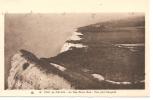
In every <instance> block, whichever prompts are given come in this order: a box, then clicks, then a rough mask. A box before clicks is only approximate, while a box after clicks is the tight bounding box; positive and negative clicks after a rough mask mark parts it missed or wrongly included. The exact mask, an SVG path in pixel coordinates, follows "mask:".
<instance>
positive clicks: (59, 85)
mask: <svg viewBox="0 0 153 100" xmlns="http://www.w3.org/2000/svg"><path fill="white" fill-rule="evenodd" d="M11 66H12V68H11V70H10V74H9V77H8V89H72V88H73V87H72V86H71V84H70V83H69V82H68V81H67V80H65V79H64V78H63V77H61V76H60V75H59V74H58V73H62V71H64V68H60V67H59V66H57V65H54V64H47V63H46V62H44V61H43V60H41V59H38V58H37V57H36V56H35V55H33V54H32V53H30V52H28V51H25V50H21V51H20V52H18V53H17V54H15V55H14V56H13V57H12V60H11ZM55 66H57V67H55Z"/></svg>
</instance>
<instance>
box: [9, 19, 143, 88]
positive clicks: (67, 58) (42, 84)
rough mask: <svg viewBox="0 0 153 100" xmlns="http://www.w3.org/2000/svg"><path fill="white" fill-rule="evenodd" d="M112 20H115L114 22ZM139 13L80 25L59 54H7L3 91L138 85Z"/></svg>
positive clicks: (140, 64) (140, 54) (140, 56)
mask: <svg viewBox="0 0 153 100" xmlns="http://www.w3.org/2000/svg"><path fill="white" fill-rule="evenodd" d="M117 22H118V23H117ZM144 30H145V29H144V17H137V18H133V19H123V20H119V21H112V22H103V23H97V24H93V25H89V26H85V27H80V28H78V30H77V31H76V32H74V33H72V35H71V37H70V38H69V39H68V40H67V41H66V42H65V44H64V45H63V47H62V48H61V52H60V53H59V54H58V55H57V56H55V57H51V58H41V59H38V58H37V57H36V56H35V55H33V54H32V53H30V52H28V51H26V50H21V51H20V52H18V53H17V54H15V55H14V56H13V57H12V61H11V66H12V68H11V70H10V75H9V78H8V87H9V89H144V88H145V87H144V85H145V65H144V64H145V63H144V61H145V60H144V54H145V53H144V46H145V45H144V36H145V32H144Z"/></svg>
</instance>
